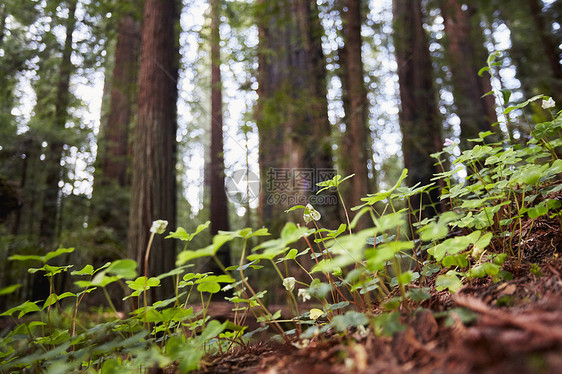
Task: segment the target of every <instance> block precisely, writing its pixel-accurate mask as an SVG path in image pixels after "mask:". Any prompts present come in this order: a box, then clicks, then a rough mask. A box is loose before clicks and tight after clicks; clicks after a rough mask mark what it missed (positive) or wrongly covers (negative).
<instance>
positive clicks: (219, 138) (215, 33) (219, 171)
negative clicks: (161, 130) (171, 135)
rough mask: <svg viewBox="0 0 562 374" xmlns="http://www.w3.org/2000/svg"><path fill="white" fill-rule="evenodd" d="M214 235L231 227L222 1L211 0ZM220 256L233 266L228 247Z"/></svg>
mask: <svg viewBox="0 0 562 374" xmlns="http://www.w3.org/2000/svg"><path fill="white" fill-rule="evenodd" d="M210 5H211V157H210V159H211V162H210V168H211V170H210V172H211V173H210V174H211V175H210V182H211V183H210V184H211V185H210V189H211V234H212V235H216V234H217V233H218V232H219V230H225V231H227V230H229V225H228V204H227V203H228V201H227V199H226V191H225V190H224V156H223V154H224V146H223V130H222V126H223V120H222V118H223V116H222V79H221V57H220V24H221V22H220V16H221V1H220V0H211V1H210ZM217 257H218V259H219V260H220V261H221V262H222V263H223V264H224V265H225V266H229V265H230V253H229V251H228V248H222V249H221V251H220V252H219V253H217ZM215 270H218V269H215Z"/></svg>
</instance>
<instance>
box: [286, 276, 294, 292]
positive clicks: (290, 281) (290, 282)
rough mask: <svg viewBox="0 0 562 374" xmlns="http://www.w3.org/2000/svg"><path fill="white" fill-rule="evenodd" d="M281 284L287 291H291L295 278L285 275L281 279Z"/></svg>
mask: <svg viewBox="0 0 562 374" xmlns="http://www.w3.org/2000/svg"><path fill="white" fill-rule="evenodd" d="M283 286H285V288H286V289H287V291H289V292H293V290H294V289H295V278H293V277H287V278H285V279H283Z"/></svg>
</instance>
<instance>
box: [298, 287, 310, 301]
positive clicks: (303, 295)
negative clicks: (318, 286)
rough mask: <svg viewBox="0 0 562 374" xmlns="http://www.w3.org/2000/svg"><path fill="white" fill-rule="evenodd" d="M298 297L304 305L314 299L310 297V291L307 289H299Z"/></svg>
mask: <svg viewBox="0 0 562 374" xmlns="http://www.w3.org/2000/svg"><path fill="white" fill-rule="evenodd" d="M298 297H300V298H302V302H303V303H304V302H306V301H307V300H310V299H311V298H312V296H310V293H309V292H308V290H307V289H305V288H299V293H298Z"/></svg>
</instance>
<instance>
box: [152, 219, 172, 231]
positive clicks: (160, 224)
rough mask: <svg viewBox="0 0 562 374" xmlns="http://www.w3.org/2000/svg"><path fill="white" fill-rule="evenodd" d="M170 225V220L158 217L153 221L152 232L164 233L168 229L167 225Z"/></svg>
mask: <svg viewBox="0 0 562 374" xmlns="http://www.w3.org/2000/svg"><path fill="white" fill-rule="evenodd" d="M167 226H168V221H165V220H163V219H158V220H156V221H154V222H152V227H151V228H150V232H152V233H154V234H163V233H164V231H166V227H167Z"/></svg>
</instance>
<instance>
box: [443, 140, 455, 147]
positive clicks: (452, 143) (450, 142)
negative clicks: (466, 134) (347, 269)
mask: <svg viewBox="0 0 562 374" xmlns="http://www.w3.org/2000/svg"><path fill="white" fill-rule="evenodd" d="M455 144H456V143H455V142H454V141H452V140H451V139H449V138H445V143H443V147H448V146H451V145H455Z"/></svg>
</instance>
